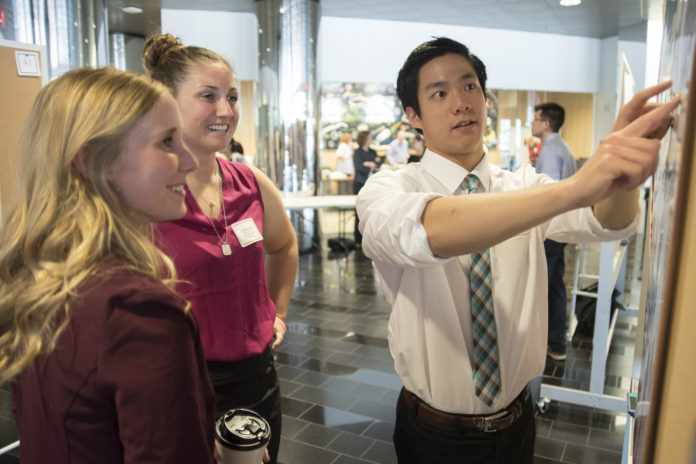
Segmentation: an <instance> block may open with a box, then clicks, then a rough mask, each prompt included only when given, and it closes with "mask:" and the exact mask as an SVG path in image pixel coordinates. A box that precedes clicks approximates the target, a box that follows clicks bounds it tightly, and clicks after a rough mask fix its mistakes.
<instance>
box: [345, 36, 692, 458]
mask: <svg viewBox="0 0 696 464" xmlns="http://www.w3.org/2000/svg"><path fill="white" fill-rule="evenodd" d="M485 85H486V71H485V66H484V64H483V63H482V62H481V61H480V60H479V59H478V58H477V57H476V56H475V55H473V54H471V53H470V52H469V50H468V48H467V47H466V46H464V45H462V44H460V43H458V42H456V41H453V40H451V39H447V38H436V39H434V40H432V41H429V42H426V43H424V44H421V45H420V46H418V47H417V48H416V49H415V50H414V51H413V52H411V54H410V55H409V57H408V58H407V59H406V62H405V63H404V65H403V67H402V69H401V70H400V72H399V76H398V79H397V94H398V96H399V98H400V100H401V103H402V105H403V107H404V110H405V111H406V114H407V116H408V118H409V121H410V123H411V126H413V127H414V128H415V129H416V130H418V131H419V132H422V134H423V135H424V137H425V140H426V143H427V146H428V149H427V150H426V152H425V154H424V155H423V158H422V161H421V162H420V163H412V164H409V165H406V166H404V167H403V168H402V169H399V170H398V171H382V172H380V173H378V174H376V175H374V176H372V177H371V178H370V179H369V180H368V182H367V183H366V185H365V187H364V188H363V189H362V190H361V191H360V193H359V195H358V199H357V212H358V215H359V218H360V230H361V231H362V234H363V235H364V238H363V251H364V253H365V254H366V255H367V256H368V257H370V258H371V259H373V261H374V264H375V266H376V269H377V270H378V272H379V274H380V276H381V278H382V280H383V283H384V287H385V294H386V296H387V299H388V300H389V301H390V303H391V304H392V306H393V310H392V313H391V316H390V319H389V326H388V338H389V347H390V350H391V353H392V356H393V357H394V364H395V369H396V372H397V373H398V375H399V377H400V378H401V380H402V381H403V384H404V388H403V390H402V392H401V395H400V396H399V399H398V402H397V408H396V424H395V430H394V445H395V448H396V453H397V456H398V459H399V462H400V463H430V462H432V463H441V462H461V460H462V456H466V458H467V459H468V460H467V462H485V463H493V462H515V463H532V461H533V455H534V438H535V430H534V414H533V412H534V411H533V404H532V400H531V398H530V394H529V387H528V383H529V381H530V380H531V379H533V378H534V377H536V376H537V375H539V374H540V373H541V371H542V369H543V367H544V362H545V359H546V331H547V309H546V308H547V306H546V305H547V299H546V295H547V289H546V287H547V274H546V258H545V255H544V239H546V238H553V239H554V240H557V241H565V242H567V241H575V242H582V241H590V240H614V239H618V238H622V237H626V236H628V235H630V234H631V233H633V231H634V229H635V226H636V221H637V220H638V219H637V216H638V215H637V213H638V210H639V203H638V196H637V191H636V190H635V188H636V187H638V186H640V185H641V184H642V183H643V182H644V181H645V179H646V178H647V177H648V176H650V175H651V174H652V173H653V172H654V170H655V168H656V166H657V160H658V151H659V139H660V138H661V137H662V136H663V135H664V134H665V132H666V131H667V128H668V126H669V123H670V122H671V116H670V113H671V111H672V110H673V109H674V108H676V106H677V105H678V103H679V101H678V99H674V100H673V101H671V102H670V103H668V104H663V105H655V104H648V103H646V102H647V100H648V99H649V98H650V97H651V96H653V95H656V94H658V93H660V92H662V91H664V90H666V89H667V88H668V87H669V83H665V84H660V85H658V86H655V87H652V88H649V89H645V90H643V91H641V92H638V93H637V94H636V96H635V98H634V99H633V100H632V101H631V102H629V103H628V104H627V105H626V106H624V107H623V108H622V109H621V111H620V113H619V116H618V119H617V121H616V122H615V124H614V132H613V133H612V134H611V135H609V136H608V137H607V138H606V139H605V140H604V142H603V143H602V144H601V145H600V147H599V148H598V150H597V152H596V153H595V154H594V156H592V158H591V159H590V160H588V161H587V162H586V163H585V164H584V166H583V168H582V169H581V170H579V171H578V173H577V174H575V175H574V176H572V177H571V178H569V179H566V180H563V181H560V182H554V181H553V180H551V179H550V178H549V177H548V176H546V175H539V174H537V173H536V172H535V171H534V168H533V167H531V166H525V167H523V168H522V169H520V170H518V171H516V172H509V171H506V170H503V169H501V168H500V167H498V166H495V165H490V164H489V163H488V159H487V154H486V151H485V148H484V144H483V133H484V130H485V126H486V105H485V97H484V95H485ZM644 113H645V114H644ZM469 174H474V175H475V176H476V178H475V179H473V180H474V181H475V182H473V183H472V185H475V188H476V189H477V190H478V193H479V194H477V195H460V193H463V192H464V191H465V189H466V187H464V188H463V184H465V183H466V182H465V180H466V179H467V177H468V175H469ZM472 193H474V192H472ZM485 250H488V252H485ZM483 253H486V254H488V255H489V257H490V276H491V278H492V285H491V286H492V297H491V302H492V304H491V306H492V312H493V315H494V317H493V319H494V320H493V321H491V322H494V324H493V323H491V324H490V326H491V327H493V332H494V334H496V333H497V335H496V336H495V337H492V338H493V340H492V341H493V343H494V345H495V346H497V348H490V349H486V350H482V349H481V346H480V345H478V343H479V342H478V341H477V342H476V347H475V346H474V345H475V342H474V334H473V333H472V327H474V326H476V327H479V324H480V320H478V321H476V322H474V321H472V315H473V313H474V310H472V303H471V302H470V298H471V297H473V296H475V295H474V294H473V293H476V292H478V291H479V290H478V289H479V287H478V285H476V284H472V285H470V284H469V277H470V275H469V274H470V272H469V266H470V265H471V264H472V260H473V259H474V258H472V257H473V256H479V257H480V255H481V254H483ZM470 254H471V255H470ZM475 259H476V262H478V259H479V258H475ZM471 274H472V276H471V277H473V276H474V274H475V273H471ZM475 286H476V287H477V290H476V292H470V289H472V287H475ZM470 293H471V294H470ZM476 294H477V295H478V293H476ZM478 306H480V305H479V304H474V307H476V313H477V314H479V313H480V309H479V307H478ZM486 330H488V329H486ZM479 332H480V331H477V338H478V336H479ZM489 341H490V339H489ZM492 353H494V354H495V356H496V357H497V360H496V361H495V363H494V364H491V365H488V367H489V372H492V373H493V374H490V375H489V376H488V377H487V379H495V378H497V385H496V387H495V388H491V387H490V385H493V384H496V382H494V381H493V382H492V383H489V384H485V386H484V388H479V386H478V385H477V382H479V383H480V382H481V376H480V372H481V370H482V369H484V367H483V366H481V363H480V361H478V360H477V361H476V363H475V362H474V360H475V358H477V356H481V355H491V354H492ZM475 365H476V366H478V367H477V368H476V370H475V367H474V366H475ZM475 371H476V374H475ZM475 375H476V376H477V379H476V381H475V380H474V376H475ZM488 381H490V380H488ZM484 390H485V391H484ZM484 393H487V394H488V396H485V395H484ZM484 397H485V399H484Z"/></svg>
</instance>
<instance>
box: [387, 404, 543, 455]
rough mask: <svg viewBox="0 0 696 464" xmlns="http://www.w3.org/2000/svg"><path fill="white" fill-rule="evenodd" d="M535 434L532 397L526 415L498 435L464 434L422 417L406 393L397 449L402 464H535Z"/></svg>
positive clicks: (399, 418) (398, 420) (400, 409)
mask: <svg viewBox="0 0 696 464" xmlns="http://www.w3.org/2000/svg"><path fill="white" fill-rule="evenodd" d="M535 435H536V431H535V424H534V407H533V404H532V398H531V396H530V397H529V398H528V399H527V401H526V402H525V404H524V408H523V412H522V416H520V418H519V419H517V421H516V422H515V423H514V424H512V425H511V426H510V427H508V428H506V429H504V430H500V431H497V432H472V431H462V430H460V429H457V428H452V427H449V426H446V425H442V424H438V423H435V422H431V421H429V420H427V419H423V418H422V417H418V416H416V414H415V412H414V411H413V409H411V407H410V406H409V405H408V404H407V403H406V400H405V399H404V397H403V392H402V393H401V395H399V400H398V401H397V403H396V424H395V426H394V447H395V448H396V456H397V458H398V460H399V464H443V463H466V464H532V463H533V462H534V439H535Z"/></svg>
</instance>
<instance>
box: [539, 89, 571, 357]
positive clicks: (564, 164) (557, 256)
mask: <svg viewBox="0 0 696 464" xmlns="http://www.w3.org/2000/svg"><path fill="white" fill-rule="evenodd" d="M564 121H565V110H564V109H563V107H562V106H561V105H559V104H558V103H552V102H549V103H542V104H540V105H536V106H535V107H534V121H532V135H534V136H535V137H539V138H540V139H541V140H542V145H541V151H540V152H539V157H538V158H537V160H536V165H535V168H536V172H537V173H539V174H547V175H548V176H549V177H551V178H552V179H554V180H563V179H566V178H568V177H570V176H572V175H573V174H575V171H576V170H577V163H576V161H575V157H574V156H573V152H572V151H571V150H570V147H569V146H568V144H567V143H565V140H563V138H562V137H561V135H560V134H559V133H558V131H559V130H560V129H561V126H563V122H564ZM565 245H566V244H565V243H560V242H556V241H554V240H550V239H546V240H544V251H545V252H546V263H547V269H548V276H549V334H548V349H547V354H548V356H549V357H550V358H551V359H555V360H556V361H563V360H565V359H566V342H565V331H566V319H567V316H566V313H567V303H566V288H565V284H564V283H563V274H564V273H565V259H564V255H563V253H564V249H565Z"/></svg>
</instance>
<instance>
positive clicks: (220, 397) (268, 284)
mask: <svg viewBox="0 0 696 464" xmlns="http://www.w3.org/2000/svg"><path fill="white" fill-rule="evenodd" d="M143 65H144V67H145V69H146V70H147V71H148V73H149V74H150V75H151V76H152V77H153V78H155V79H157V80H159V81H161V82H163V83H165V84H166V85H167V86H168V87H169V88H170V90H171V91H172V94H173V95H174V97H175V98H176V101H177V103H178V104H179V108H180V109H181V112H182V117H183V121H184V125H183V131H182V135H183V139H184V142H185V143H186V145H187V146H188V147H189V148H190V149H191V152H192V153H193V155H194V156H195V157H196V159H197V160H198V162H199V164H200V167H199V168H198V170H197V171H196V172H195V173H193V174H192V175H190V176H189V177H188V178H187V179H186V188H185V192H186V216H184V217H183V218H182V219H180V220H177V221H169V222H162V223H160V224H158V230H159V232H160V234H161V239H160V240H161V242H160V245H161V247H162V249H163V250H164V251H165V252H166V253H168V254H169V255H170V256H171V257H172V259H173V260H174V263H175V265H176V268H177V271H178V272H179V275H180V277H181V280H182V281H185V282H187V283H185V284H182V285H180V286H178V289H179V290H180V291H181V293H182V295H184V297H185V298H186V299H188V300H189V301H191V307H192V309H193V312H194V313H195V314H196V317H197V319H198V321H199V323H200V325H201V341H202V343H203V351H204V353H205V357H206V360H207V361H208V372H209V373H210V378H211V381H212V383H213V388H214V389H215V394H216V410H217V414H218V415H221V414H223V413H224V412H225V411H227V410H228V409H231V408H238V407H245V408H248V409H252V410H254V411H256V412H257V413H259V414H260V415H262V416H263V417H264V418H265V419H266V420H267V421H268V422H269V423H270V425H271V442H270V444H269V446H268V451H269V453H270V456H271V461H270V462H271V463H275V462H276V459H277V455H278V447H279V444H280V436H281V421H282V414H281V409H280V389H279V386H278V377H277V375H276V371H275V366H274V361H273V348H275V347H276V346H278V344H279V343H280V342H281V341H282V340H283V336H284V334H285V331H286V328H285V323H284V320H285V317H286V315H287V310H288V304H289V302H290V295H291V293H292V289H293V286H294V283H295V274H296V273H297V260H298V256H297V240H296V238H295V231H294V230H293V228H292V225H291V224H290V220H289V219H288V215H287V213H286V212H285V208H284V206H283V202H282V200H281V198H280V194H279V193H278V191H277V190H276V188H275V186H274V185H273V183H272V182H271V181H270V180H269V179H268V177H266V176H265V175H264V174H263V173H261V171H259V170H258V169H255V168H253V167H251V166H246V165H244V164H241V163H233V162H230V161H227V160H225V159H223V158H222V157H220V156H216V153H217V152H218V151H220V150H221V149H223V148H224V147H226V146H227V145H228V144H229V142H230V138H231V137H232V136H233V135H234V132H235V129H236V128H237V123H238V122H239V105H238V103H237V100H238V98H239V88H238V84H237V79H236V77H235V75H234V72H233V71H232V68H231V67H230V65H229V63H227V61H226V60H225V59H224V58H222V57H221V56H220V55H218V54H217V53H215V52H213V51H211V50H208V49H205V48H200V47H191V46H189V47H185V46H183V45H182V44H181V43H180V42H179V41H178V40H177V39H176V38H174V37H173V36H172V35H170V34H165V35H159V36H155V37H152V38H150V39H149V40H148V41H147V43H146V44H145V50H144V55H143Z"/></svg>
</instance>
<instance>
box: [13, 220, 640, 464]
mask: <svg viewBox="0 0 696 464" xmlns="http://www.w3.org/2000/svg"><path fill="white" fill-rule="evenodd" d="M323 222H324V221H323ZM348 229H349V230H352V229H350V228H348ZM324 232H325V233H324V239H323V240H322V243H323V248H324V249H322V250H319V251H315V252H313V253H308V254H303V255H301V256H300V268H299V272H298V277H297V282H296V288H295V291H294V294H293V298H292V302H291V306H290V310H289V316H288V324H287V325H288V334H287V335H286V338H285V341H284V343H283V344H282V345H281V346H280V347H279V349H278V350H277V354H276V359H277V368H278V373H279V376H280V378H281V391H282V394H283V413H284V420H283V438H282V443H281V452H280V461H281V462H283V463H285V464H330V463H332V464H357V463H379V464H389V463H395V462H396V459H395V456H394V451H393V446H392V442H391V434H392V429H393V423H394V414H395V408H394V406H395V404H396V399H397V396H398V394H399V390H400V388H401V383H400V381H399V379H398V377H397V376H396V374H395V373H394V370H393V364H392V360H391V356H390V354H389V349H388V347H387V318H388V315H389V306H388V305H387V304H386V302H385V301H384V298H383V296H382V294H381V290H380V289H379V286H378V283H377V282H376V281H375V278H374V274H373V267H372V263H371V261H370V260H369V259H367V258H365V257H364V255H363V254H362V252H361V251H360V250H357V251H351V252H349V253H347V254H334V253H332V252H329V251H328V249H327V247H326V237H327V234H326V232H327V231H326V230H325V231H324ZM329 232H331V231H329ZM631 248H635V247H631ZM566 250H567V259H566V267H567V270H566V277H567V281H568V283H569V285H572V275H573V274H572V272H573V262H574V253H575V247H574V246H568V247H567V248H566ZM593 250H594V251H596V250H595V249H594V246H593V247H591V248H590V252H589V253H588V261H589V262H591V261H592V259H593ZM632 255H633V253H631V252H629V266H628V270H629V271H628V275H629V276H628V277H629V280H630V279H631V275H636V274H635V273H632V272H631V269H634V268H635V267H636V264H632V263H633V261H632V260H633V257H632ZM634 295H635V293H634ZM635 335H636V329H635V327H634V326H633V324H632V323H629V321H628V320H623V319H622V320H619V322H618V324H617V329H616V332H615V334H614V338H613V343H612V346H611V349H610V355H609V361H608V363H607V377H606V386H607V387H606V390H605V392H606V393H608V394H614V395H618V396H625V394H626V392H627V389H628V386H629V381H630V374H631V367H632V361H633V340H634V338H635ZM591 346H592V345H591V340H589V339H580V338H577V337H576V340H575V341H574V342H573V343H572V346H570V347H569V350H568V359H567V360H566V361H565V362H554V361H550V360H549V361H548V363H547V366H546V371H545V376H544V382H548V383H554V384H558V385H564V386H569V387H572V388H585V389H587V388H588V382H589V376H590V375H589V373H590V355H591ZM536 427H537V441H536V450H535V455H536V458H535V462H536V463H539V464H542V463H543V464H546V463H588V464H590V463H592V464H601V463H610V464H618V463H620V462H621V451H622V446H623V437H624V430H625V417H624V416H623V415H622V414H616V413H613V412H608V411H603V410H598V409H591V408H587V407H583V406H574V405H571V404H568V403H558V402H551V404H550V407H549V409H548V411H547V412H546V413H545V414H541V413H539V412H537V417H536ZM14 440H16V431H15V429H14V422H13V420H12V413H11V407H10V394H9V389H8V388H7V386H5V387H3V388H2V389H1V390H0V447H2V446H4V445H5V444H8V443H11V442H13V441H14ZM17 456H18V453H17V450H15V451H13V452H10V454H9V455H4V456H0V464H3V463H17V462H19V460H18V458H17Z"/></svg>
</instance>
